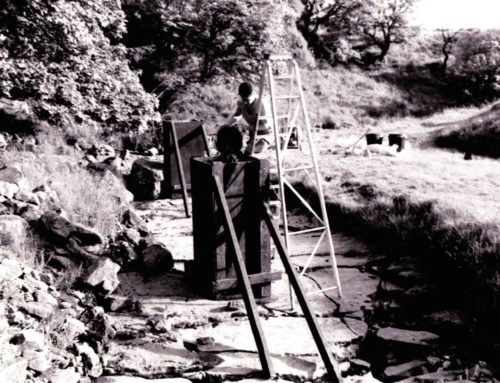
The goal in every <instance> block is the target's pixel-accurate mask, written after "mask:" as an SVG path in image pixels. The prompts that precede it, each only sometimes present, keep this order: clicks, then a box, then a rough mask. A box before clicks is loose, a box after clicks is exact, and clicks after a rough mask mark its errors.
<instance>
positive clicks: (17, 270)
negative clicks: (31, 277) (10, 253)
mask: <svg viewBox="0 0 500 383" xmlns="http://www.w3.org/2000/svg"><path fill="white" fill-rule="evenodd" d="M22 274H23V269H22V268H21V265H20V264H19V262H18V261H16V260H15V259H8V258H6V259H3V260H1V261H0V284H2V283H3V282H9V281H13V280H15V279H17V278H19V277H20V276H21V275H22Z"/></svg>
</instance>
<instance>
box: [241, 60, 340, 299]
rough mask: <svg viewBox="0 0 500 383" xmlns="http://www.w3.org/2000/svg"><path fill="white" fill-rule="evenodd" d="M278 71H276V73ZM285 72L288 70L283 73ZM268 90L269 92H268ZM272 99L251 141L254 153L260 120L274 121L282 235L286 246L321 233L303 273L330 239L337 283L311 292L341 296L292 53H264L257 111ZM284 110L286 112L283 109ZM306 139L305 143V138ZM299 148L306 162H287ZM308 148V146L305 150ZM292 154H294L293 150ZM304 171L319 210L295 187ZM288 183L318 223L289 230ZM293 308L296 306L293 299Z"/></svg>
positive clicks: (326, 216)
mask: <svg viewBox="0 0 500 383" xmlns="http://www.w3.org/2000/svg"><path fill="white" fill-rule="evenodd" d="M275 72H277V73H276V74H275ZM283 72H285V73H283ZM277 83H278V85H277ZM280 91H283V92H287V93H286V94H278V93H279V92H280ZM266 93H267V94H266ZM264 101H269V103H270V107H271V108H270V109H271V115H270V116H269V115H266V116H260V115H259V116H257V121H256V126H254V127H253V130H252V133H251V137H250V145H251V154H254V149H255V145H256V142H257V141H258V139H259V135H258V134H257V131H258V125H259V122H260V121H261V120H267V121H271V126H272V131H273V136H274V137H272V138H271V140H272V141H274V142H273V144H274V148H275V158H274V160H275V163H276V168H275V170H276V172H277V179H278V182H277V185H276V187H275V189H276V190H277V195H278V199H279V204H280V216H281V223H282V225H283V234H284V235H283V237H284V238H283V239H284V244H285V247H286V248H287V249H289V248H290V247H289V246H290V237H291V236H297V235H302V234H307V233H316V234H319V239H318V241H317V242H316V244H315V246H314V248H313V249H312V251H311V253H310V255H309V257H308V259H307V261H306V263H305V265H304V267H303V268H302V270H301V272H300V277H303V276H304V274H305V273H306V271H307V269H308V268H309V266H310V265H311V263H312V261H313V258H314V256H315V255H316V253H317V251H318V249H319V247H320V245H321V243H322V241H323V240H325V239H326V241H327V243H328V251H329V254H330V258H331V264H332V271H333V277H334V280H335V286H332V287H326V288H322V289H320V290H318V291H314V292H312V293H310V294H316V293H324V292H326V291H329V290H334V289H336V290H337V293H338V296H339V297H341V296H342V288H341V284H340V278H339V273H338V269H337V262H336V259H335V250H334V246H333V240H332V236H331V230H330V223H329V220H328V215H327V211H326V205H325V198H324V194H323V187H322V177H321V174H320V172H319V169H318V160H317V154H316V150H315V147H314V143H313V138H312V131H311V124H310V122H309V116H308V112H307V105H306V101H305V96H304V91H303V89H302V80H301V77H300V69H299V66H298V64H297V62H296V61H295V59H294V57H293V56H292V55H273V54H267V55H265V60H264V63H263V67H262V74H261V80H260V87H259V99H258V109H257V110H258V111H260V112H261V111H262V108H261V106H262V103H263V102H264ZM283 110H285V112H284V113H280V112H282V111H283ZM292 137H294V138H295V140H296V145H291V138H292ZM302 141H304V143H303V142H302ZM291 147H296V148H298V149H299V150H300V151H301V152H303V153H306V151H307V153H306V155H305V157H306V163H303V164H301V166H290V165H288V161H287V160H288V157H290V152H291V151H293V150H294V149H291ZM303 149H305V150H303ZM292 155H293V154H292ZM294 172H295V173H297V172H304V173H306V175H307V176H309V177H311V173H312V177H311V179H312V183H313V186H314V188H315V191H316V192H317V195H318V198H319V203H320V211H319V212H316V211H315V209H313V207H312V206H311V204H310V203H309V202H308V201H307V199H306V198H305V197H304V196H303V195H301V193H300V192H299V191H298V190H297V188H295V187H294V186H293V184H292V181H291V179H290V175H291V174H292V173H294ZM285 187H286V188H288V189H289V190H290V191H291V192H292V193H293V194H294V195H295V196H296V197H297V199H298V200H299V201H300V202H301V204H302V205H303V206H304V207H305V208H306V209H307V210H308V211H309V212H310V213H312V215H313V216H314V218H315V219H316V221H317V223H318V226H316V227H313V228H308V229H304V230H298V231H290V230H289V228H288V213H287V208H286V202H285ZM291 302H292V308H293V299H292V300H291Z"/></svg>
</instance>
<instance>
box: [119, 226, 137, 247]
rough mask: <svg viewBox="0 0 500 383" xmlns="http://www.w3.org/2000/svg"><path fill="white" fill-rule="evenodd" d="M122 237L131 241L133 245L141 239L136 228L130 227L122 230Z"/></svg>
mask: <svg viewBox="0 0 500 383" xmlns="http://www.w3.org/2000/svg"><path fill="white" fill-rule="evenodd" d="M123 237H124V239H125V240H126V241H127V242H129V243H131V244H132V245H134V246H138V245H139V242H140V241H141V234H140V233H139V231H138V230H136V229H134V228H132V227H129V228H127V229H125V231H124V232H123Z"/></svg>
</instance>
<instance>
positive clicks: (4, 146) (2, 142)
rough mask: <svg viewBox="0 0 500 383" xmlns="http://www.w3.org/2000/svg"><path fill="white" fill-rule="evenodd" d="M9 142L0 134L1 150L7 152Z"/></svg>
mask: <svg viewBox="0 0 500 383" xmlns="http://www.w3.org/2000/svg"><path fill="white" fill-rule="evenodd" d="M7 145H8V144H7V140H6V139H5V136H4V135H3V134H1V133H0V150H5V148H7Z"/></svg>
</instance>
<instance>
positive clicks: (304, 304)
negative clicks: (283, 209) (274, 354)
mask: <svg viewBox="0 0 500 383" xmlns="http://www.w3.org/2000/svg"><path fill="white" fill-rule="evenodd" d="M260 201H261V207H262V215H263V216H264V220H265V221H266V224H267V227H268V229H269V232H270V234H271V237H272V238H273V241H274V244H275V246H276V248H277V250H278V253H279V255H280V257H281V261H282V262H283V266H284V268H285V271H286V273H287V275H288V278H289V280H290V283H291V284H292V287H293V290H294V291H295V295H296V296H297V300H298V301H299V305H300V308H301V309H302V312H303V313H304V317H305V318H306V321H307V324H308V326H309V329H310V330H311V334H312V336H313V338H314V341H315V342H316V346H317V347H318V351H319V354H320V356H321V359H322V360H323V363H324V364H325V367H326V370H327V372H328V376H329V377H330V379H331V381H332V383H340V382H342V379H341V376H340V372H339V370H338V367H337V365H336V363H335V361H334V360H333V359H332V356H331V352H329V351H328V349H327V347H326V344H325V342H324V338H323V334H322V333H321V330H320V328H319V326H318V323H317V321H316V317H315V315H314V314H313V312H312V310H311V308H310V306H309V302H308V301H307V298H306V295H305V294H304V290H303V289H302V285H301V283H300V280H299V277H298V275H297V272H296V271H295V269H294V267H293V265H292V262H291V261H290V256H289V255H288V253H287V251H286V248H285V246H284V244H283V242H282V241H281V238H280V235H279V232H278V230H277V228H276V227H275V225H274V222H273V219H272V217H271V215H270V213H269V211H268V208H267V206H266V204H265V203H264V200H263V199H262V198H261V200H260Z"/></svg>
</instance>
